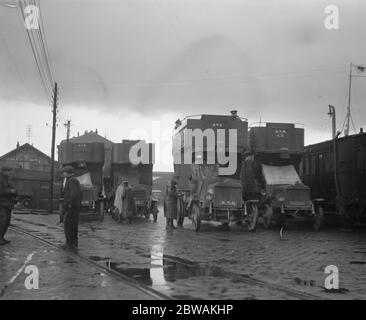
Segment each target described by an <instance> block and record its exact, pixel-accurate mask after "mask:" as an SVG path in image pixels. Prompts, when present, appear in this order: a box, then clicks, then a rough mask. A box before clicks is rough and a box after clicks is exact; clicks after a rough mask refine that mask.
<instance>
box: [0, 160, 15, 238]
mask: <svg viewBox="0 0 366 320" xmlns="http://www.w3.org/2000/svg"><path fill="white" fill-rule="evenodd" d="M11 172H12V168H10V167H2V168H1V173H0V245H5V244H7V243H9V242H10V241H9V240H5V239H4V236H5V233H6V231H8V228H9V225H10V220H11V210H12V209H13V198H14V197H15V196H16V191H15V189H14V188H13V187H12V186H11V185H10V184H9V176H10V175H11Z"/></svg>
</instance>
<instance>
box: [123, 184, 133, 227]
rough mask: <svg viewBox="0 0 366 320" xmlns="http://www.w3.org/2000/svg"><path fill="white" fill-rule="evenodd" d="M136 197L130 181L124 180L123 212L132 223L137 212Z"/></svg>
mask: <svg viewBox="0 0 366 320" xmlns="http://www.w3.org/2000/svg"><path fill="white" fill-rule="evenodd" d="M135 209H136V207H135V199H134V198H133V195H132V188H131V187H130V185H129V184H128V181H127V180H125V181H123V191H122V213H123V217H124V218H127V220H128V223H129V224H131V223H132V216H133V215H134V214H135Z"/></svg>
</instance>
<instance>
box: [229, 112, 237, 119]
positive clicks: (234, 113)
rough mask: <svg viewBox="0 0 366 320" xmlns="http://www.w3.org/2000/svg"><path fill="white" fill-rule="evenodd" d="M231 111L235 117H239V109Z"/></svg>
mask: <svg viewBox="0 0 366 320" xmlns="http://www.w3.org/2000/svg"><path fill="white" fill-rule="evenodd" d="M230 113H231V115H232V116H233V117H235V118H237V117H238V111H237V110H231V111H230Z"/></svg>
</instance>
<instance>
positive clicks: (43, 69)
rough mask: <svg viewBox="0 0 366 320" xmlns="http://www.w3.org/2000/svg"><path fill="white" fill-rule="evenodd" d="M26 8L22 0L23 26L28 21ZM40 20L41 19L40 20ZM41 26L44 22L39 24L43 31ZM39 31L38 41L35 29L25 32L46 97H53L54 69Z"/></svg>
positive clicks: (33, 3) (20, 5)
mask: <svg viewBox="0 0 366 320" xmlns="http://www.w3.org/2000/svg"><path fill="white" fill-rule="evenodd" d="M29 3H30V4H32V5H34V6H36V3H35V2H34V1H33V2H32V0H30V2H29ZM25 6H26V2H25V0H20V1H19V8H20V13H21V16H20V19H21V21H22V25H24V22H25V21H26V17H25V12H24V10H25ZM36 7H37V6H36ZM37 8H38V7H37ZM38 10H39V8H38ZM38 12H40V11H38ZM38 20H39V18H38ZM41 25H42V22H41V24H38V27H39V29H41ZM39 29H38V30H37V29H36V30H35V33H36V35H37V36H38V40H37V37H36V35H35V34H34V33H33V32H32V31H34V30H33V29H32V30H28V29H26V30H25V31H26V35H27V38H28V41H29V44H30V46H31V50H32V54H33V57H34V61H35V63H36V66H37V70H38V74H39V76H40V78H41V81H42V84H43V87H44V89H45V92H46V95H47V96H51V95H52V93H53V89H52V87H53V75H52V69H51V64H50V61H49V59H48V53H47V52H48V51H47V48H46V46H45V41H44V40H43V39H42V34H41V31H40V30H39Z"/></svg>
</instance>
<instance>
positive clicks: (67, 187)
mask: <svg viewBox="0 0 366 320" xmlns="http://www.w3.org/2000/svg"><path fill="white" fill-rule="evenodd" d="M12 171H13V169H12V168H10V167H2V168H1V172H0V245H6V244H8V243H9V242H10V241H9V240H6V239H5V234H6V232H7V230H8V228H9V225H10V220H11V211H12V209H13V207H14V203H15V199H16V197H17V192H16V190H15V189H14V187H13V186H12V185H11V184H10V182H9V179H10V177H11V174H12ZM61 174H62V176H63V178H64V184H63V202H62V207H63V210H62V213H61V215H60V221H61V222H63V223H64V232H65V238H66V243H65V244H64V245H63V247H64V248H65V249H76V248H77V246H78V224H79V214H80V208H81V200H82V193H81V187H80V183H79V180H78V179H77V178H76V177H75V172H74V168H73V167H71V166H66V167H64V168H63V169H62V172H61Z"/></svg>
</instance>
